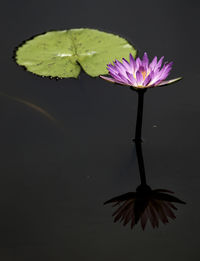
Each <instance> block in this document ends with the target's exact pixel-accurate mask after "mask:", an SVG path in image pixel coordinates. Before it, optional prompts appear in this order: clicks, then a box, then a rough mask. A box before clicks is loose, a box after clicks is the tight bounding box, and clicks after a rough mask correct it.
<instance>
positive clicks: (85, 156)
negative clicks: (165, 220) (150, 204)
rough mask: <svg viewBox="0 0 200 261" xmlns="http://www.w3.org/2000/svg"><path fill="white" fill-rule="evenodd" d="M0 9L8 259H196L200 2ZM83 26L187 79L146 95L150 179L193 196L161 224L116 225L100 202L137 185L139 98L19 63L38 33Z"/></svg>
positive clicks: (8, 5) (1, 234) (4, 250)
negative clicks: (16, 53)
mask: <svg viewBox="0 0 200 261" xmlns="http://www.w3.org/2000/svg"><path fill="white" fill-rule="evenodd" d="M0 13H1V14H0V20H1V21H0V22H1V25H0V26H1V42H0V43H1V56H0V57H1V88H0V91H1V93H0V94H1V95H0V163H1V164H0V173H1V174H0V175H1V176H0V177H1V179H0V259H1V260H2V261H7V260H9V261H10V260H20V261H22V260H29V261H35V260H42V261H44V260H47V261H50V260H55V261H64V260H92V261H102V260H105V261H107V260H115V261H118V260H127V261H129V260H137V261H143V260H146V259H148V260H155V261H157V260H162V261H167V260H182V261H188V260H191V261H197V260H199V259H200V251H199V232H200V229H199V220H200V208H199V183H200V173H199V155H200V140H199V137H200V121H199V113H200V103H199V99H200V98H199V97H200V86H199V80H200V74H199V70H200V66H199V14H200V2H199V1H134V0H132V1H126V0H123V1H106V0H102V1H97V2H96V1H92V0H90V1H89V0H86V1H75V0H74V1H68V0H63V1H59V0H57V1H54V0H48V1H43V0H40V1H37V0H36V1H27V0H24V1H22V0H19V1H14V0H13V1H2V2H1V11H0ZM80 27H89V28H96V29H100V30H103V31H107V32H112V33H116V34H119V35H121V36H122V37H125V38H126V39H128V40H129V41H130V42H132V43H133V44H134V45H135V46H136V48H137V49H138V51H139V52H138V54H139V55H143V53H144V51H147V52H148V53H149V55H150V57H151V58H152V57H154V56H155V55H157V56H159V57H160V56H162V55H164V56H165V59H166V60H168V61H174V67H173V71H172V73H171V75H170V76H171V78H174V77H179V76H183V77H184V78H183V80H182V81H180V82H178V83H176V84H174V85H171V86H168V87H163V88H155V89H152V90H149V91H148V92H147V93H146V95H145V109H144V128H143V137H144V140H145V142H144V143H143V152H144V158H145V165H146V172H147V180H148V182H149V184H150V185H151V186H152V188H165V189H171V190H173V191H174V192H175V195H176V196H177V197H179V198H181V199H182V200H185V201H186V202H187V205H183V206H182V205H180V206H178V207H179V209H178V211H177V212H176V213H177V219H176V220H175V221H172V222H171V223H170V224H168V225H165V226H164V225H161V226H160V228H159V229H155V230H153V229H152V228H151V226H150V224H148V226H147V229H146V230H145V232H143V231H142V229H141V227H140V226H137V227H135V228H134V229H133V230H132V231H131V230H130V228H129V226H127V227H123V226H122V225H121V224H118V223H117V224H114V223H113V220H112V217H111V214H112V211H113V210H112V209H111V207H110V206H104V205H103V202H104V201H105V200H108V199H109V198H111V197H113V196H117V195H120V194H123V193H126V192H129V191H134V190H135V188H136V187H137V185H138V184H139V172H138V165H137V160H136V154H135V148H134V144H133V143H132V142H131V139H132V137H133V134H134V129H135V119H136V109H137V95H136V93H135V92H133V91H131V90H130V89H129V88H125V87H120V86H117V85H112V84H110V83H108V82H105V81H103V80H102V79H99V78H96V79H94V78H90V77H89V76H87V75H86V74H84V73H82V74H81V75H80V77H79V79H78V80H74V79H64V80H59V81H56V80H50V79H43V78H40V77H37V76H34V75H33V74H31V73H28V72H26V71H24V70H23V69H22V68H21V67H19V66H17V65H16V64H15V62H14V61H13V59H12V55H13V50H14V48H15V47H16V46H18V45H19V44H21V42H22V41H23V40H26V39H28V38H30V37H31V36H33V35H35V34H40V33H43V32H45V31H48V30H52V29H55V30H62V29H70V28H80ZM2 92H3V93H4V94H7V95H10V96H12V97H17V98H20V99H24V100H26V101H29V102H31V103H33V104H35V105H37V106H40V107H42V108H43V109H45V110H46V111H47V112H48V113H50V114H51V115H52V116H53V117H55V118H56V120H57V122H59V124H57V123H55V122H52V121H50V120H49V119H48V118H46V117H44V115H42V114H41V113H39V112H38V111H36V110H33V109H32V108H30V107H28V106H25V105H24V104H22V103H20V102H17V101H16V100H13V99H11V98H9V97H7V96H5V95H2ZM155 125H156V126H155Z"/></svg>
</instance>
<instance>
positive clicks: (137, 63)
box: [100, 52, 181, 90]
mask: <svg viewBox="0 0 200 261" xmlns="http://www.w3.org/2000/svg"><path fill="white" fill-rule="evenodd" d="M129 57H130V58H129V59H130V61H129V62H128V61H127V60H126V59H124V58H123V59H122V60H123V62H122V63H121V62H119V61H118V60H115V62H113V64H114V65H112V64H108V65H107V70H108V72H109V75H110V76H111V77H107V76H102V75H101V76H100V77H101V78H102V79H104V80H107V81H109V82H113V83H118V84H122V85H127V86H131V87H133V88H134V89H137V90H138V89H145V88H151V87H156V86H164V85H168V84H171V83H174V82H176V81H178V80H180V79H181V77H179V78H176V79H172V80H167V81H165V79H166V78H167V76H168V75H169V73H170V71H171V69H172V64H173V62H170V63H168V62H165V63H164V64H163V66H162V63H163V59H164V56H163V57H161V58H160V60H159V61H158V60H157V56H155V57H154V59H153V60H152V62H151V63H149V59H148V56H147V53H146V52H145V53H144V56H143V59H142V60H141V59H140V58H139V57H138V58H137V59H136V60H135V59H134V58H133V56H132V54H130V56H129Z"/></svg>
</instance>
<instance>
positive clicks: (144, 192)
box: [104, 89, 185, 230]
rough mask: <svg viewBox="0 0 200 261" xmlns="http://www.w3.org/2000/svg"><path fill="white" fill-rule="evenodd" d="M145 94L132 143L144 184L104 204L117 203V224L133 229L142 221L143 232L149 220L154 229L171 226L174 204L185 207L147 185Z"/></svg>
mask: <svg viewBox="0 0 200 261" xmlns="http://www.w3.org/2000/svg"><path fill="white" fill-rule="evenodd" d="M145 92H146V90H145V89H141V90H138V91H137V94H138V109H137V120H136V130H135V138H134V140H133V141H134V142H135V149H136V155H137V160H138V167H139V173H140V182H141V184H140V185H139V186H138V187H137V188H136V191H135V192H129V193H126V194H123V195H120V196H117V197H114V198H111V199H110V200H107V201H106V202H105V203H104V204H109V203H114V205H113V207H116V206H118V208H117V210H116V211H115V212H114V213H113V217H114V222H117V221H119V222H123V225H124V226H125V225H127V224H128V223H129V222H130V223H131V229H132V228H133V227H134V226H135V225H136V224H138V223H139V221H140V222H141V226H142V229H143V230H144V229H145V227H146V224H147V221H148V220H149V221H150V223H151V225H152V227H153V228H156V227H159V221H160V222H162V223H163V224H166V223H169V218H170V219H175V218H176V216H175V214H174V211H175V210H177V208H176V206H175V205H174V203H180V204H185V202H184V201H182V200H180V199H178V198H177V197H175V196H173V195H172V194H173V193H174V192H172V191H170V190H166V189H154V190H153V189H151V188H150V186H148V185H147V183H146V174H145V166H144V159H143V153H142V137H141V136H142V118H143V104H144V94H145Z"/></svg>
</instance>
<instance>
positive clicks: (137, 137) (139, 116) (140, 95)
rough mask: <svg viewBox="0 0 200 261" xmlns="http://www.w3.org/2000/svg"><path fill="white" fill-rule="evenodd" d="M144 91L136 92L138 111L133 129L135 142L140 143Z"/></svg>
mask: <svg viewBox="0 0 200 261" xmlns="http://www.w3.org/2000/svg"><path fill="white" fill-rule="evenodd" d="M145 91H146V90H145V89H141V90H138V91H137V94H138V109H137V122H136V129H135V142H141V141H142V137H141V135H142V117H143V104H144V93H145Z"/></svg>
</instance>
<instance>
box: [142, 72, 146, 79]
mask: <svg viewBox="0 0 200 261" xmlns="http://www.w3.org/2000/svg"><path fill="white" fill-rule="evenodd" d="M141 74H142V77H143V79H145V77H146V75H147V72H146V71H141Z"/></svg>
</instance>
